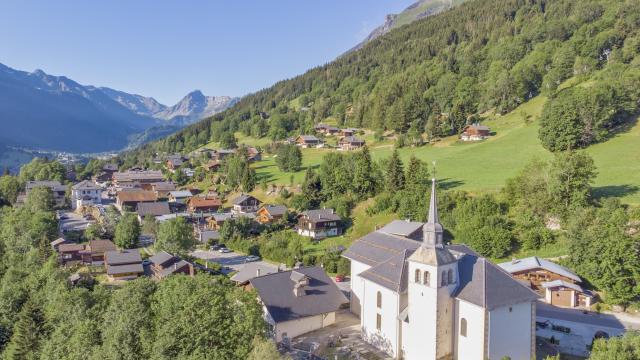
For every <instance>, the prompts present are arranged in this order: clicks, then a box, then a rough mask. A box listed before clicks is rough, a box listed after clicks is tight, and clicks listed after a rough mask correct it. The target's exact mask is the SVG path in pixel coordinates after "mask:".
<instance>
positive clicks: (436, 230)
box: [422, 166, 443, 247]
mask: <svg viewBox="0 0 640 360" xmlns="http://www.w3.org/2000/svg"><path fill="white" fill-rule="evenodd" d="M433 171H434V174H433V178H432V179H431V197H430V199H429V214H428V215H427V223H426V224H424V226H423V227H422V233H423V240H422V244H423V245H424V246H428V247H435V246H438V247H441V246H443V243H442V232H443V228H442V224H440V217H439V216H438V197H437V195H436V177H435V166H434V170H433Z"/></svg>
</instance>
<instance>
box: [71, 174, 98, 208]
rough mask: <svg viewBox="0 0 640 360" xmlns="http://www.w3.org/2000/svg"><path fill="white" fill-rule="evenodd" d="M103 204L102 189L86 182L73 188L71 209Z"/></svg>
mask: <svg viewBox="0 0 640 360" xmlns="http://www.w3.org/2000/svg"><path fill="white" fill-rule="evenodd" d="M99 204H102V188H101V187H100V186H98V185H97V184H95V183H93V182H91V181H89V180H84V181H81V182H79V183H77V184H75V185H73V186H72V187H71V208H72V209H74V210H75V209H77V208H80V207H83V206H91V205H99Z"/></svg>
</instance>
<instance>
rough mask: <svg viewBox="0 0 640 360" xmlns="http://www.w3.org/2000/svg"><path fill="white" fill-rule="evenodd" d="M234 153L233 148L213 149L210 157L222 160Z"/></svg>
mask: <svg viewBox="0 0 640 360" xmlns="http://www.w3.org/2000/svg"><path fill="white" fill-rule="evenodd" d="M235 153H236V151H235V150H234V149H219V150H214V153H213V154H212V157H211V159H213V160H217V161H223V160H224V159H226V158H227V157H229V156H233V155H235Z"/></svg>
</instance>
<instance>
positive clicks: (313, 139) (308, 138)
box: [300, 135, 320, 142]
mask: <svg viewBox="0 0 640 360" xmlns="http://www.w3.org/2000/svg"><path fill="white" fill-rule="evenodd" d="M300 138H301V139H302V140H304V142H319V141H320V139H318V138H317V137H315V136H313V135H300Z"/></svg>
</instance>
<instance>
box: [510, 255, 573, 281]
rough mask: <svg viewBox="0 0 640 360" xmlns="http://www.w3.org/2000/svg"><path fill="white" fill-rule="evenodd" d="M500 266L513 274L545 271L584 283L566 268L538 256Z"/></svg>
mask: <svg viewBox="0 0 640 360" xmlns="http://www.w3.org/2000/svg"><path fill="white" fill-rule="evenodd" d="M498 265H499V266H500V267H501V268H503V269H504V270H506V271H507V272H509V273H511V274H513V273H517V272H520V271H527V270H535V269H544V270H547V271H550V272H552V273H555V274H558V275H562V276H564V277H566V278H569V279H572V280H575V281H576V282H581V281H582V280H581V279H580V277H579V276H578V275H576V274H574V273H573V272H572V271H571V270H569V269H567V268H565V267H564V266H561V265H558V264H556V263H554V262H552V261H549V260H545V259H541V258H539V257H537V256H532V257H528V258H524V259H520V260H515V261H507V262H503V263H500V264H498Z"/></svg>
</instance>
